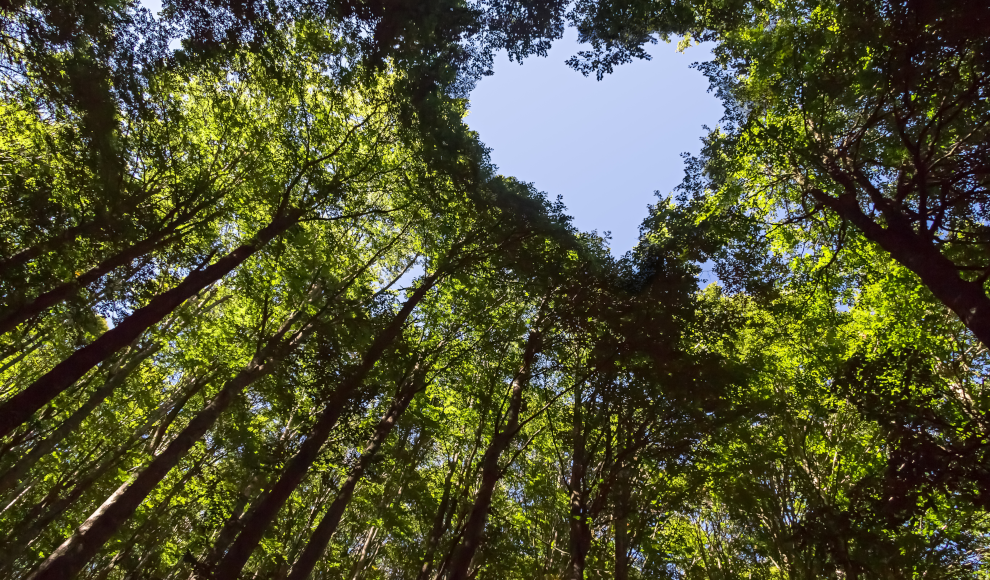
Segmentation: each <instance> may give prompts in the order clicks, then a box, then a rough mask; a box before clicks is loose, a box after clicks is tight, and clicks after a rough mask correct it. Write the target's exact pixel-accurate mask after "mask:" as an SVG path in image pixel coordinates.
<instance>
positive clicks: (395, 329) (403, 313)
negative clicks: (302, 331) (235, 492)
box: [214, 272, 441, 580]
mask: <svg viewBox="0 0 990 580" xmlns="http://www.w3.org/2000/svg"><path fill="white" fill-rule="evenodd" d="M440 275H441V274H440V273H439V272H434V273H433V274H432V275H430V276H429V277H428V278H427V279H426V280H424V281H423V283H422V284H421V285H420V287H419V288H417V289H416V291H415V292H413V294H412V296H410V297H409V298H408V299H407V300H406V302H405V304H403V306H402V309H400V310H399V313H398V314H396V316H395V317H394V318H393V319H392V320H391V321H390V322H389V324H388V326H386V327H385V328H384V329H383V330H382V332H381V333H379V334H378V336H376V337H375V340H374V341H372V343H371V346H370V347H368V351H367V352H366V353H365V355H364V357H363V358H362V361H361V364H360V365H359V366H358V368H357V369H355V370H354V372H352V373H351V374H350V375H349V376H348V377H347V378H346V379H344V381H343V382H342V383H341V385H340V386H339V387H338V388H337V390H336V391H335V393H334V395H333V397H331V401H330V404H329V405H328V406H327V407H325V408H324V409H323V411H322V412H321V413H320V416H319V418H318V419H317V421H316V424H315V425H313V427H312V428H311V429H310V431H309V433H308V434H307V435H306V440H305V441H303V443H302V445H300V446H299V451H297V452H296V454H295V455H294V456H293V457H292V459H290V460H289V462H288V463H287V464H286V466H285V468H284V469H283V470H282V473H281V475H280V476H279V479H278V481H277V482H276V483H275V485H274V486H272V489H271V490H270V491H269V492H268V493H267V494H266V495H265V497H264V498H263V499H262V500H261V503H259V504H258V505H257V506H256V508H252V510H251V512H252V513H251V514H250V515H249V517H248V519H247V521H245V522H244V526H243V531H242V532H241V534H240V535H239V536H238V538H237V540H235V541H234V544H233V545H232V546H231V547H230V550H229V551H228V552H227V554H226V555H225V556H224V557H223V559H221V560H220V562H219V563H218V564H217V569H216V571H215V572H214V579H215V580H236V579H237V578H238V576H240V573H241V570H242V569H243V568H244V564H246V563H247V561H248V558H250V557H251V553H252V552H254V549H255V548H256V547H257V546H258V543H259V542H260V541H261V538H262V537H263V536H264V535H265V532H267V531H268V528H269V526H271V523H272V521H274V519H275V517H276V516H277V515H278V512H279V510H281V509H282V506H283V505H284V504H285V502H286V501H287V500H288V499H289V496H290V495H292V492H293V491H295V489H296V487H298V486H299V484H300V483H302V480H303V479H304V478H305V476H306V473H307V472H308V471H309V468H310V467H311V466H312V465H313V463H314V462H315V461H316V459H317V457H318V456H319V454H320V450H321V449H322V448H323V444H324V443H326V441H327V439H328V438H329V437H330V432H331V431H332V430H333V427H334V425H336V423H337V419H338V418H339V417H340V414H341V412H342V411H343V407H344V404H345V403H346V402H347V401H348V400H350V398H351V397H352V396H353V395H354V394H355V393H356V392H357V391H358V389H359V388H360V387H361V385H362V384H363V383H364V379H365V377H367V376H368V373H369V372H371V369H372V368H374V366H375V364H376V363H377V362H378V360H379V359H380V358H381V357H382V356H383V355H384V354H385V351H386V349H388V347H389V346H391V344H392V343H393V342H394V341H395V339H396V338H398V337H399V335H400V334H401V333H402V328H403V327H404V326H405V322H406V319H408V318H409V315H410V314H412V312H413V310H414V309H415V308H416V306H417V305H418V304H419V302H420V301H421V300H422V299H423V298H424V297H425V296H426V294H427V292H429V290H430V288H432V287H433V285H434V284H436V283H437V281H439V278H440Z"/></svg>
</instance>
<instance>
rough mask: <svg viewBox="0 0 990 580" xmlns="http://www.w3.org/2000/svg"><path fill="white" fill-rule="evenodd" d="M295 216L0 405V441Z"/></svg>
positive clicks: (277, 220) (164, 295)
mask: <svg viewBox="0 0 990 580" xmlns="http://www.w3.org/2000/svg"><path fill="white" fill-rule="evenodd" d="M301 216H302V212H301V211H299V210H293V211H289V212H286V213H285V214H283V215H281V216H279V217H276V218H275V219H273V220H272V221H271V222H270V223H269V224H268V225H267V226H265V227H264V228H262V229H261V231H259V232H258V233H257V234H256V235H255V237H254V238H253V239H252V240H251V241H249V242H246V243H244V244H242V245H241V246H239V247H238V248H236V249H235V250H234V251H232V252H230V253H229V254H227V255H226V256H224V257H223V258H221V259H219V260H217V261H216V262H215V263H214V264H211V265H210V266H207V267H206V268H204V269H202V270H196V271H194V272H192V273H191V274H189V275H188V276H186V278H185V280H183V281H182V282H181V283H180V284H179V285H178V286H176V287H175V288H172V289H171V290H167V291H165V292H163V293H161V294H159V295H158V296H156V297H155V298H153V299H152V300H151V302H149V303H148V305H147V306H144V307H143V308H139V309H138V310H136V311H134V313H132V314H131V315H130V316H128V317H127V318H125V319H124V320H123V321H122V322H121V323H120V324H118V325H117V326H115V327H114V328H113V329H111V330H108V331H106V332H104V333H103V334H102V335H101V336H100V337H99V338H98V339H96V340H94V341H93V342H91V343H90V344H88V345H86V346H84V347H83V348H81V349H79V350H77V351H75V352H74V353H72V355H70V356H69V357H68V358H67V359H65V360H63V361H62V362H60V363H59V364H57V365H55V368H53V369H52V370H50V371H48V372H47V373H46V374H45V375H43V376H42V377H41V378H39V379H38V380H36V381H35V382H34V383H32V384H31V385H30V386H28V387H27V388H26V389H24V390H23V391H21V392H20V393H18V394H16V395H14V396H13V397H11V398H10V399H8V400H7V401H6V402H5V403H3V405H0V437H5V436H7V435H9V434H10V433H11V432H12V431H13V430H14V429H16V428H17V427H18V426H20V425H21V424H23V423H24V422H26V421H27V420H28V419H30V418H31V415H33V414H34V413H35V412H36V411H38V410H39V409H41V408H42V407H44V406H45V405H47V404H48V403H49V402H51V401H52V400H53V399H54V398H55V397H57V396H58V395H59V394H61V393H62V392H63V391H65V390H66V389H68V388H69V387H70V386H72V384H73V383H75V382H76V381H77V380H79V379H80V378H81V377H82V376H83V375H84V374H86V372H88V371H89V369H91V368H93V367H94V366H96V365H98V364H99V363H101V362H102V361H104V360H106V359H107V358H108V357H109V356H111V355H112V354H113V353H115V352H117V351H118V350H120V349H122V348H124V347H125V346H127V345H128V344H130V343H131V342H133V341H134V339H136V338H137V337H139V336H141V334H142V333H144V331H146V330H147V329H149V328H151V327H152V326H154V325H155V324H157V323H158V322H160V321H161V320H162V319H164V318H165V317H166V316H168V315H169V314H170V313H171V312H172V311H173V310H175V309H176V308H177V307H178V306H179V305H181V304H182V303H183V302H185V301H186V300H188V299H189V298H192V297H193V296H195V295H196V294H197V293H199V292H200V291H201V290H202V289H203V288H206V287H207V286H209V285H210V284H212V283H214V282H216V281H217V280H219V279H220V278H222V277H223V276H225V275H227V274H228V273H229V272H230V271H231V270H233V269H234V268H236V267H237V266H239V265H240V264H241V263H243V262H244V261H245V260H247V259H248V258H250V257H251V256H253V255H254V254H255V253H256V252H257V251H258V250H260V249H261V248H263V247H264V246H265V244H267V243H268V242H269V241H271V240H272V239H274V238H276V237H277V236H279V235H281V234H282V233H284V232H285V231H286V230H288V229H289V228H290V227H292V226H293V225H295V224H296V223H298V221H299V218H300V217H301Z"/></svg>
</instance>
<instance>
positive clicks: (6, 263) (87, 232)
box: [0, 218, 108, 274]
mask: <svg viewBox="0 0 990 580" xmlns="http://www.w3.org/2000/svg"><path fill="white" fill-rule="evenodd" d="M107 223H108V222H107V221H106V220H104V219H100V218H96V219H94V220H92V221H88V222H85V223H81V224H79V225H76V226H72V227H70V228H66V229H65V230H62V231H61V232H59V233H58V234H55V235H54V236H52V237H50V238H48V239H47V240H44V241H41V242H38V243H37V244H35V245H33V246H31V247H29V248H24V249H23V250H21V251H20V252H17V253H16V254H14V255H13V256H11V257H9V258H6V259H4V260H0V274H4V273H6V272H7V271H8V270H10V269H11V268H16V267H17V266H21V265H23V264H26V263H28V262H30V261H31V260H33V259H35V258H37V257H38V256H40V255H42V254H47V253H48V252H51V251H53V250H55V249H58V248H59V247H61V246H63V245H65V244H67V243H69V242H72V241H73V240H76V239H78V238H80V237H91V236H92V235H93V234H95V233H97V232H99V231H100V230H102V229H103V228H104V226H106V225H107Z"/></svg>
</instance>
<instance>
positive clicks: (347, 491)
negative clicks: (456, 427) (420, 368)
mask: <svg viewBox="0 0 990 580" xmlns="http://www.w3.org/2000/svg"><path fill="white" fill-rule="evenodd" d="M414 372H415V371H414ZM415 392H416V377H415V376H413V377H411V378H410V381H409V383H408V384H406V385H402V387H401V388H400V392H399V393H396V396H395V401H394V402H393V403H392V405H391V406H390V407H389V409H388V412H387V413H385V416H384V417H382V419H381V421H379V422H378V426H377V427H376V428H375V433H374V434H373V435H372V436H371V439H369V440H368V445H367V446H366V447H365V448H364V452H363V453H362V454H361V458H360V459H359V460H358V463H357V465H355V466H354V468H353V469H351V472H350V473H349V474H348V475H347V479H346V480H344V484H343V485H342V486H341V488H340V491H338V492H337V497H336V498H335V499H334V500H333V503H332V504H330V508H329V509H328V510H327V513H326V514H324V516H323V519H321V520H320V523H319V525H317V526H316V529H315V530H314V531H313V535H312V536H310V538H309V542H308V543H307V544H306V547H305V548H304V549H303V551H302V554H300V555H299V558H298V559H297V560H296V563H295V564H293V565H292V570H291V571H290V572H289V578H288V580H306V579H307V578H309V575H310V574H312V573H313V568H315V567H316V563H317V562H319V560H320V558H321V557H323V552H324V551H325V550H326V549H327V545H329V544H330V538H331V536H333V533H334V532H335V531H337V525H338V524H339V523H340V518H341V517H342V516H343V515H344V510H345V509H346V508H347V504H348V503H350V501H351V496H353V495H354V487H355V486H356V485H357V482H358V481H360V480H361V478H362V477H364V472H365V470H366V469H367V468H368V465H370V464H371V461H372V460H373V459H374V458H375V455H377V454H378V450H379V449H380V448H381V446H382V443H383V442H384V441H385V439H386V438H387V437H388V436H389V434H390V433H391V432H392V429H393V428H394V427H395V424H396V423H397V422H398V421H399V417H401V416H402V413H404V412H405V410H406V408H407V407H408V406H409V402H410V401H411V400H412V398H413V395H414V394H415Z"/></svg>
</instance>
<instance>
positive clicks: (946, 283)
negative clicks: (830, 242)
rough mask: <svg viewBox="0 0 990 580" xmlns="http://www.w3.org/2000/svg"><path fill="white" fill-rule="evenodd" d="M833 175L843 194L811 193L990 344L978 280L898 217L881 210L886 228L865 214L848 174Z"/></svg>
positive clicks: (989, 305)
mask: <svg viewBox="0 0 990 580" xmlns="http://www.w3.org/2000/svg"><path fill="white" fill-rule="evenodd" d="M836 171H840V174H838V175H836V174H834V173H833V172H831V171H830V174H833V177H834V178H836V179H837V180H838V181H840V183H841V184H842V185H843V186H844V187H845V189H846V191H847V193H846V194H844V195H841V196H839V197H838V198H836V197H832V196H830V195H828V194H827V193H825V192H823V191H821V190H816V189H812V190H811V193H812V196H813V197H814V198H815V200H816V201H818V202H820V203H821V204H822V205H824V206H826V207H828V208H830V209H832V210H833V211H835V212H836V213H837V214H839V216H841V217H842V218H843V219H845V220H848V221H849V222H851V223H852V224H853V225H854V226H856V227H857V228H859V230H860V231H862V232H863V235H865V236H866V238H867V239H869V240H871V241H873V242H875V243H876V244H877V245H879V246H880V247H881V248H883V249H884V250H886V251H887V252H888V253H889V254H890V256H891V257H892V258H894V260H896V261H897V262H898V263H900V264H901V265H903V266H904V267H905V268H907V269H908V270H911V271H912V272H914V273H915V274H916V275H917V276H918V277H919V278H921V282H922V284H924V285H925V286H926V287H927V288H928V289H929V290H930V291H931V293H932V294H934V295H935V297H936V298H938V299H939V300H940V301H941V302H942V304H944V305H945V306H947V307H948V308H949V309H950V310H952V311H953V312H954V313H955V314H956V316H958V317H959V319H960V320H961V321H962V323H963V324H965V325H966V327H967V328H969V330H970V332H972V333H973V334H974V335H975V336H976V338H977V339H979V341H980V342H982V343H983V344H984V345H986V346H988V347H990V298H988V297H987V294H986V291H985V290H984V289H983V283H982V282H975V281H974V282H970V281H968V280H963V279H962V278H961V277H960V276H959V270H958V269H957V268H956V266H955V264H953V263H952V261H951V260H949V259H948V258H946V257H945V256H944V255H943V254H942V252H940V251H939V249H938V248H936V247H935V246H934V245H933V243H932V242H930V241H928V240H926V239H924V238H923V237H922V236H921V235H920V234H918V233H917V232H915V231H914V230H913V229H912V228H911V226H910V225H909V224H908V223H906V220H905V219H904V218H903V217H902V216H900V217H899V216H897V215H894V214H893V212H884V217H885V218H886V220H887V222H888V223H887V227H886V228H885V227H882V226H880V225H879V224H878V223H876V222H875V221H873V219H872V218H870V216H868V215H866V214H865V213H864V212H863V210H862V208H860V206H859V202H858V201H857V199H856V193H855V192H856V191H857V190H856V187H855V185H854V184H853V182H852V180H851V178H849V177H848V176H843V175H841V170H836Z"/></svg>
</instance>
